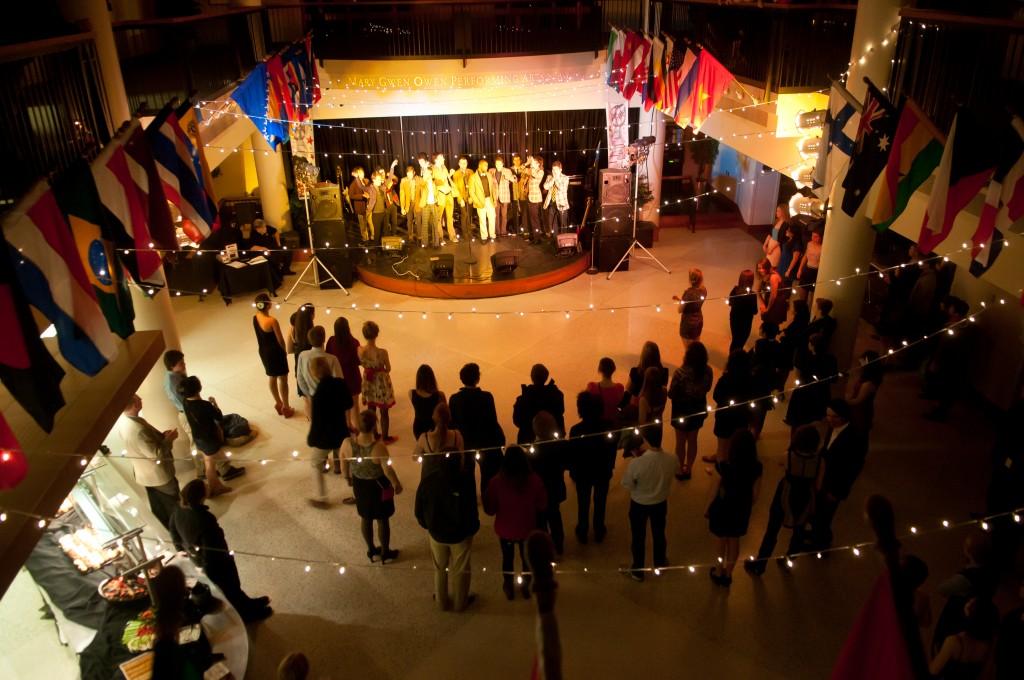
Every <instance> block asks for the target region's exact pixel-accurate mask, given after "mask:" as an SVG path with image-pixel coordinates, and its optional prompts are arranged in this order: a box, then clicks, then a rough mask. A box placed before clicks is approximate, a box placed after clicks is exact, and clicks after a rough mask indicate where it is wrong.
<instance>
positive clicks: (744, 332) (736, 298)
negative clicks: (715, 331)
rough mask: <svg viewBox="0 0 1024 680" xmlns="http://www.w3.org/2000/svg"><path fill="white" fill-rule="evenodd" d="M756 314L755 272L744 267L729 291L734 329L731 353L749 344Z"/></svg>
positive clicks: (730, 344) (730, 312)
mask: <svg viewBox="0 0 1024 680" xmlns="http://www.w3.org/2000/svg"><path fill="white" fill-rule="evenodd" d="M755 316H757V292H756V291H755V290H754V272H753V271H751V270H749V269H744V270H743V271H742V272H740V280H739V281H738V282H737V283H736V286H735V287H734V288H733V289H732V290H731V291H729V330H730V331H732V342H730V343H729V354H732V353H733V352H735V351H736V350H738V349H743V347H744V346H745V345H746V344H747V340H749V339H750V329H751V328H752V327H753V325H754V317H755Z"/></svg>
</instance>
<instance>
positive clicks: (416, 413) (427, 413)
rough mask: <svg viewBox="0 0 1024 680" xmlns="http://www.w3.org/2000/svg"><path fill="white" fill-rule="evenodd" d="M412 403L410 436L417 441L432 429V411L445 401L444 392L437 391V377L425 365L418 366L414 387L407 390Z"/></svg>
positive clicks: (432, 370)
mask: <svg viewBox="0 0 1024 680" xmlns="http://www.w3.org/2000/svg"><path fill="white" fill-rule="evenodd" d="M409 400H410V401H411V402H412V412H413V421H412V435H413V439H414V440H418V439H419V438H420V435H421V434H423V433H424V432H429V431H430V430H431V429H432V428H433V427H434V409H435V408H436V407H437V405H438V404H440V403H442V402H444V401H445V396H444V392H442V391H441V390H439V389H437V377H436V376H435V375H434V369H432V368H431V367H430V366H428V365H427V364H420V367H419V368H417V369H416V387H415V389H411V390H409Z"/></svg>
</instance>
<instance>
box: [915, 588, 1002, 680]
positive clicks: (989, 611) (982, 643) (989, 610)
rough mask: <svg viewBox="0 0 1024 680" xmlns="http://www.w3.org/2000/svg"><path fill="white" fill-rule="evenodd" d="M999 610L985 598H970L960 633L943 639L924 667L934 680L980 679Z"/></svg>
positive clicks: (987, 657)
mask: <svg viewBox="0 0 1024 680" xmlns="http://www.w3.org/2000/svg"><path fill="white" fill-rule="evenodd" d="M998 626H999V610H998V609H997V608H996V606H995V605H994V604H993V603H992V600H990V599H986V598H974V599H972V600H970V601H968V602H967V604H966V605H965V606H964V629H963V630H962V631H961V632H959V633H956V634H954V635H950V636H948V637H946V639H945V640H943V642H942V646H941V647H940V648H939V651H938V653H937V654H936V655H935V657H934V658H932V660H931V663H929V664H928V671H929V672H930V673H931V674H932V677H934V678H942V680H977V679H978V678H981V677H982V674H983V673H984V671H985V668H986V667H987V666H988V660H989V656H990V655H991V654H992V648H993V641H994V640H995V635H996V629H997V628H998Z"/></svg>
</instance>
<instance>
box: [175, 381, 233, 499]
mask: <svg viewBox="0 0 1024 680" xmlns="http://www.w3.org/2000/svg"><path fill="white" fill-rule="evenodd" d="M202 389H203V386H202V383H200V382H199V378H197V377H195V376H194V375H192V376H189V377H187V378H185V379H184V380H183V381H182V382H181V384H180V385H179V386H178V392H179V393H180V394H181V396H182V398H183V399H184V404H185V416H186V417H187V418H188V426H189V429H190V430H191V431H192V440H193V442H195V445H196V449H198V451H199V453H200V454H202V456H203V464H204V467H205V470H206V483H207V484H209V485H210V497H211V498H212V497H214V496H219V495H220V494H222V493H227V492H228V491H231V487H229V486H225V485H224V483H223V482H221V480H220V477H218V476H217V463H216V455H217V454H218V453H219V452H220V449H221V446H223V445H224V430H223V428H222V427H221V421H223V420H224V414H223V413H222V412H221V410H220V409H219V408H218V407H217V400H216V399H214V398H213V397H210V398H209V399H208V400H207V399H203V398H202V396H200V391H201V390H202Z"/></svg>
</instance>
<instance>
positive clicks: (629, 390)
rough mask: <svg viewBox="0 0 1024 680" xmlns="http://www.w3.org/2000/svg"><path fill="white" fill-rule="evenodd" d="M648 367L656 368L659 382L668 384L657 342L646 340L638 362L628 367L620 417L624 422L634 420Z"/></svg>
mask: <svg viewBox="0 0 1024 680" xmlns="http://www.w3.org/2000/svg"><path fill="white" fill-rule="evenodd" d="M648 368H654V369H657V371H658V372H659V374H660V375H661V378H662V379H661V384H662V385H668V377H669V376H668V369H667V368H665V367H664V366H663V365H662V363H661V350H660V349H659V348H658V343H656V342H651V341H650V340H648V341H647V342H645V343H644V346H643V349H641V350H640V363H639V364H638V365H636V366H633V367H632V368H630V369H629V382H628V383H627V384H626V394H627V395H628V403H627V397H624V398H623V400H622V402H623V403H622V409H621V412H620V417H621V419H622V421H623V422H624V423H631V422H634V421H635V419H636V416H637V408H638V407H639V400H640V392H641V390H642V389H643V386H644V377H645V375H646V373H647V369H648Z"/></svg>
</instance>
